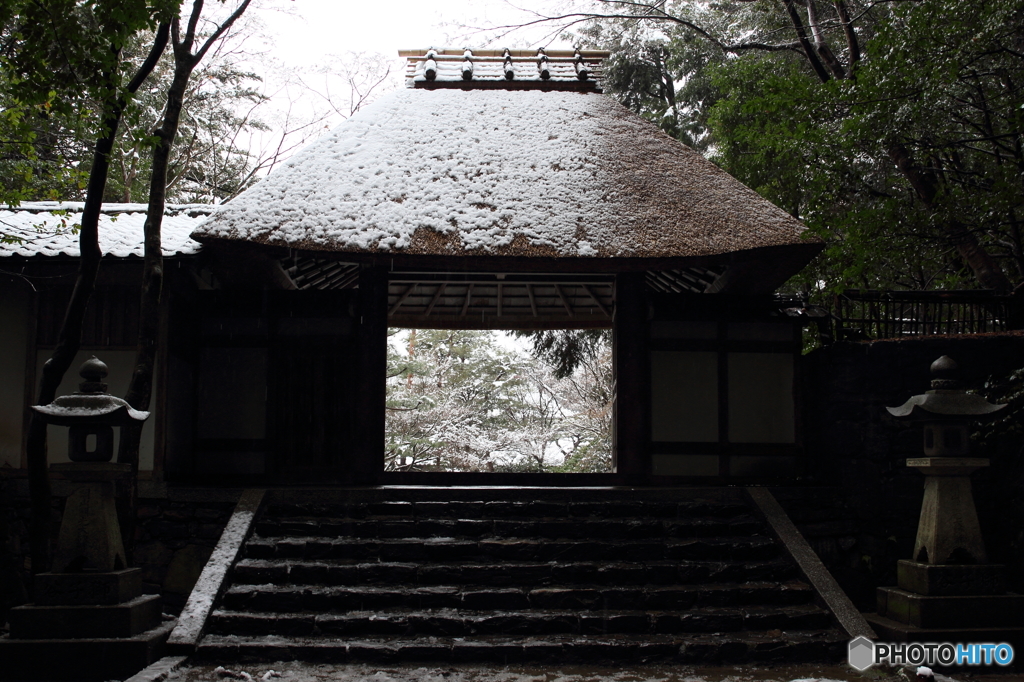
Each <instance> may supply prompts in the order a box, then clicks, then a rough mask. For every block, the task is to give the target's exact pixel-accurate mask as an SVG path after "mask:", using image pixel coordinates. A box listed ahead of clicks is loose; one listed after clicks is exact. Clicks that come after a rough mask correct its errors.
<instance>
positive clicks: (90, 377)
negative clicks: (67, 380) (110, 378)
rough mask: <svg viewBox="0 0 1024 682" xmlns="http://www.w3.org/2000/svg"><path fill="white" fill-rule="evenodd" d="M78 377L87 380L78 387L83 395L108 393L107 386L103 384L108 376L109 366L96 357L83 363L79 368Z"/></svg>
mask: <svg viewBox="0 0 1024 682" xmlns="http://www.w3.org/2000/svg"><path fill="white" fill-rule="evenodd" d="M78 376H80V377H82V378H83V379H85V381H83V382H82V383H80V384H79V385H78V390H79V391H81V392H82V393H106V392H107V385H106V384H105V383H104V382H103V379H104V378H106V376H107V365H106V363H104V362H102V361H101V360H99V359H98V358H97V357H96V356H95V355H93V356H92V357H91V358H89V359H88V360H86V361H85V362H83V363H82V366H81V367H79V368H78Z"/></svg>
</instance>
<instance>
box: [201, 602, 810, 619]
mask: <svg viewBox="0 0 1024 682" xmlns="http://www.w3.org/2000/svg"><path fill="white" fill-rule="evenodd" d="M681 613H686V614H697V615H709V616H719V615H722V616H728V615H747V614H750V615H765V614H773V615H774V614H779V613H782V614H783V615H794V616H805V615H812V614H829V613H830V612H829V611H828V610H827V609H823V608H822V607H820V606H818V605H817V604H814V603H813V602H811V603H808V604H789V605H784V606H714V607H701V608H695V609H687V610H686V611H671V610H658V611H654V610H643V609H607V610H600V611H593V612H581V611H580V610H579V609H550V610H540V609H532V610H528V611H523V610H509V609H494V610H491V611H487V610H476V609H451V608H443V609H415V608H394V609H388V610H386V611H379V610H369V609H366V610H356V611H346V612H345V613H321V612H319V611H273V612H269V611H240V610H236V609H225V608H218V609H215V610H214V611H213V613H211V614H210V617H211V618H235V617H239V616H251V617H254V618H255V617H259V618H266V619H274V620H276V619H288V618H310V617H312V618H321V617H329V618H334V619H344V618H348V617H351V618H352V619H354V620H355V619H361V618H364V617H366V616H373V615H376V616H378V617H381V616H386V617H403V618H404V617H410V616H429V617H432V618H455V619H458V618H470V619H472V620H477V619H483V618H495V617H501V616H508V617H516V618H527V617H533V618H562V617H576V616H579V615H581V614H586V615H590V616H591V617H594V618H597V617H600V618H613V617H622V616H645V617H656V616H678V615H679V614H681Z"/></svg>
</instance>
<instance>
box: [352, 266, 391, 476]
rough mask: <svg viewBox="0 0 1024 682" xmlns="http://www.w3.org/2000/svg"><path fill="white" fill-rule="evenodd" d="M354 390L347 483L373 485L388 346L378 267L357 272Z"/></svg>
mask: <svg viewBox="0 0 1024 682" xmlns="http://www.w3.org/2000/svg"><path fill="white" fill-rule="evenodd" d="M358 300H359V305H358V313H357V316H358V319H357V327H356V329H357V332H356V336H357V341H356V349H357V350H356V355H357V357H356V358H354V359H355V362H356V368H357V375H356V377H357V378H356V382H355V386H354V387H353V388H354V390H355V396H354V398H355V415H354V416H355V420H354V426H355V434H354V435H355V438H354V439H353V441H354V442H353V444H352V445H353V447H352V456H351V460H350V462H351V476H350V480H351V482H352V483H354V484H356V485H373V484H376V483H377V482H378V481H379V479H380V475H381V473H382V472H383V471H384V401H385V385H384V380H385V374H386V372H387V342H388V271H387V268H385V267H383V266H381V265H368V266H363V268H362V269H361V270H360V272H359V299H358Z"/></svg>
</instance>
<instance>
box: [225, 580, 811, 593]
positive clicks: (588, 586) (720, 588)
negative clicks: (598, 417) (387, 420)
mask: <svg viewBox="0 0 1024 682" xmlns="http://www.w3.org/2000/svg"><path fill="white" fill-rule="evenodd" d="M617 589H643V588H642V587H640V588H636V587H630V588H617V587H612V586H608V585H600V584H593V583H580V584H564V585H543V586H540V587H532V588H531V587H526V586H524V587H523V588H522V589H519V588H516V587H495V586H494V585H474V584H471V583H464V584H459V585H429V586H424V587H419V586H395V587H392V588H387V587H385V588H379V589H378V588H375V586H373V585H352V586H347V585H316V586H314V587H313V588H312V589H311V588H310V586H308V585H277V584H274V583H262V584H252V583H234V584H232V585H231V586H230V587H229V588H228V590H227V593H228V594H257V593H260V592H267V593H274V594H289V593H303V592H313V591H317V593H323V594H328V593H331V592H345V591H354V592H365V593H369V594H393V593H396V592H397V593H401V594H416V593H422V594H451V593H459V594H461V593H463V592H467V591H468V592H502V593H505V594H509V593H512V592H516V593H520V594H529V593H531V592H537V591H545V592H552V591H566V592H582V591H591V592H607V591H610V590H617ZM734 590H772V591H773V592H786V591H799V592H811V591H812V588H811V586H810V585H809V584H808V583H806V582H804V581H803V580H788V581H785V582H774V581H756V582H755V581H750V582H745V583H734V582H722V583H701V584H698V585H686V584H674V585H671V586H668V587H666V586H664V585H659V586H656V587H653V588H652V589H650V590H648V591H652V592H658V591H662V592H669V591H672V592H697V593H698V594H699V593H702V592H729V591H734Z"/></svg>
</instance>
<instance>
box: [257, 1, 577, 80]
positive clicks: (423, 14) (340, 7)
mask: <svg viewBox="0 0 1024 682" xmlns="http://www.w3.org/2000/svg"><path fill="white" fill-rule="evenodd" d="M558 4H560V3H557V2H550V1H549V2H539V1H538V0H516V1H515V4H513V3H512V2H508V1H506V0H434V1H433V2H431V1H430V0H426V1H424V0H415V1H414V0H391V1H390V2H382V1H380V0H378V1H376V2H373V1H369V2H367V1H361V2H351V1H347V0H292V1H291V2H287V3H285V7H284V10H283V11H281V10H278V11H273V10H268V9H264V10H262V11H261V12H260V13H261V14H262V15H263V16H264V21H265V22H266V23H267V26H268V31H269V32H270V33H271V34H272V35H273V36H274V38H275V42H276V45H275V53H276V54H277V56H278V57H279V58H280V59H282V60H284V61H288V62H290V63H293V64H295V65H296V66H300V65H306V66H316V65H318V64H320V63H322V60H323V58H324V57H325V56H326V55H330V54H338V53H342V52H349V51H352V52H379V53H382V54H386V55H388V56H396V53H397V51H398V50H399V49H408V48H421V47H422V48H426V47H430V46H436V47H483V46H484V44H485V43H487V42H488V38H490V37H491V33H490V32H482V31H479V30H474V29H480V28H491V27H494V26H500V25H504V24H520V23H525V22H527V21H530V20H531V19H533V18H535V15H534V14H532V13H531V12H529V11H524V10H523V9H517V7H521V8H526V9H527V10H528V9H529V8H531V7H532V8H538V9H543V11H552V9H554V8H555V7H556V6H557V5H558ZM280 6H281V3H279V4H278V7H280ZM551 30H552V29H550V28H548V29H539V30H536V29H534V30H530V31H518V32H516V33H514V34H513V35H510V36H507V37H506V38H505V39H503V40H502V41H500V42H501V44H500V45H497V44H496V45H493V46H492V47H528V46H534V45H537V44H539V43H540V42H543V43H548V42H549V39H547V34H549V33H551ZM561 46H563V47H564V46H565V45H564V44H561Z"/></svg>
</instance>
